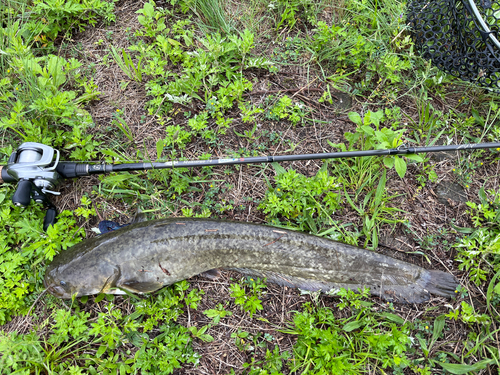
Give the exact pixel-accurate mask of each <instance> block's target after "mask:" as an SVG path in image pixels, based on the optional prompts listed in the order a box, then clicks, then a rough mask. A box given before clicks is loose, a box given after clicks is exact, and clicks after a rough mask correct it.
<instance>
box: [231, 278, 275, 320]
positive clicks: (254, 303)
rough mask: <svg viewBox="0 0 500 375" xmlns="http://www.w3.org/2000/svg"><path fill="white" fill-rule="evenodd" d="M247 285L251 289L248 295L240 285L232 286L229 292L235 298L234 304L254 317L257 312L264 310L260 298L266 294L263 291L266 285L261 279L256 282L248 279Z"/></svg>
mask: <svg viewBox="0 0 500 375" xmlns="http://www.w3.org/2000/svg"><path fill="white" fill-rule="evenodd" d="M246 284H247V285H248V288H249V289H250V290H249V292H248V294H247V292H246V291H245V288H244V287H242V286H241V285H240V284H231V286H230V287H229V290H230V291H231V297H233V298H234V303H235V304H236V305H239V306H240V307H241V309H242V310H244V311H247V312H248V313H249V315H250V317H252V316H253V314H255V313H256V312H257V310H262V301H261V300H260V297H261V296H262V295H263V294H264V293H265V292H263V291H262V289H265V288H266V285H265V284H264V282H263V281H262V280H261V279H260V278H257V279H256V280H254V279H253V278H247V280H246Z"/></svg>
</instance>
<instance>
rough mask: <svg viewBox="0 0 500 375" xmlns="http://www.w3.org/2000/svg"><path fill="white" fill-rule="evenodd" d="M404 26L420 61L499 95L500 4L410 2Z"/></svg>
mask: <svg viewBox="0 0 500 375" xmlns="http://www.w3.org/2000/svg"><path fill="white" fill-rule="evenodd" d="M407 23H408V25H409V26H410V35H411V36H412V39H413V41H414V43H415V46H416V49H417V50H418V51H419V53H420V54H421V56H422V57H423V58H425V59H428V60H431V61H432V62H433V63H434V64H435V65H436V66H437V67H438V68H439V69H441V70H443V71H445V72H447V73H449V74H451V75H453V76H455V77H458V78H460V79H462V80H465V81H469V82H474V83H476V84H477V85H479V86H481V87H485V88H488V89H490V90H494V91H497V92H500V41H499V39H500V34H499V31H500V0H478V1H477V2H475V1H474V0H430V1H429V0H413V1H411V2H410V3H409V5H408V11H407Z"/></svg>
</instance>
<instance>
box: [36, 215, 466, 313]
mask: <svg viewBox="0 0 500 375" xmlns="http://www.w3.org/2000/svg"><path fill="white" fill-rule="evenodd" d="M217 268H230V269H236V270H239V271H240V272H243V273H246V274H250V275H255V276H262V277H267V278H268V281H271V282H277V283H279V284H282V285H287V286H292V287H299V288H301V289H306V290H322V291H324V292H327V291H330V290H332V289H338V288H342V287H343V288H348V289H353V290H357V288H360V287H363V286H367V287H370V288H371V292H372V294H374V295H377V296H380V297H382V298H384V299H385V300H388V301H398V302H408V303H420V302H424V301H425V300H427V299H428V298H429V293H433V294H437V295H440V296H446V297H448V296H451V295H453V294H454V292H455V290H456V287H457V281H456V279H455V278H454V277H453V276H452V275H450V274H448V273H445V272H441V271H428V270H426V269H424V268H421V267H418V266H415V265H413V264H410V263H407V262H403V261H400V260H396V259H393V258H391V257H388V256H385V255H381V254H378V253H376V252H372V251H368V250H364V249H361V248H358V247H355V246H351V245H347V244H343V243H340V242H336V241H332V240H329V239H326V238H321V237H317V236H312V235H308V234H305V233H301V232H295V231H290V230H284V229H281V228H274V227H270V226H265V225H257V224H249V223H241V222H232V221H221V220H211V219H192V218H189V219H187V218H181V219H179V218H170V219H160V220H153V221H146V222H139V223H136V224H132V225H129V226H127V227H125V228H122V229H120V230H117V231H113V232H110V233H107V234H104V235H102V236H99V237H95V238H92V239H88V240H85V241H83V242H81V243H79V244H77V245H75V246H73V247H72V248H70V249H69V250H67V251H64V252H62V253H61V254H59V255H57V256H56V257H55V258H54V260H53V262H52V263H51V264H50V265H49V267H48V269H47V272H46V275H45V281H44V283H45V286H46V287H47V288H48V291H49V292H50V293H52V294H54V295H55V296H58V297H60V298H71V296H72V295H74V294H76V295H77V296H84V295H91V294H97V293H100V292H104V293H112V294H123V293H124V291H123V290H126V291H129V292H133V293H148V292H153V291H155V290H158V289H160V288H162V287H164V286H166V285H170V284H173V283H175V282H177V281H180V280H184V279H188V278H190V277H192V276H195V275H198V274H200V273H203V272H206V271H208V270H212V269H217ZM121 289H123V290H121Z"/></svg>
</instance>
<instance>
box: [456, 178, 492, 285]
mask: <svg viewBox="0 0 500 375" xmlns="http://www.w3.org/2000/svg"><path fill="white" fill-rule="evenodd" d="M479 199H480V202H481V203H480V204H477V203H474V202H467V206H468V207H469V208H470V209H469V210H468V213H469V215H470V216H471V219H472V222H473V224H474V228H468V229H460V228H459V230H460V231H461V232H462V233H467V235H466V236H464V237H462V238H461V239H460V240H459V241H458V242H457V243H456V244H455V245H454V247H455V248H456V249H457V251H458V254H457V257H456V259H457V260H458V261H459V262H460V265H459V266H458V268H459V269H461V270H466V271H468V272H469V277H470V278H471V280H472V281H473V282H474V283H475V284H476V285H481V284H482V283H483V282H484V281H485V280H486V278H487V275H488V274H489V273H490V272H494V273H496V272H498V271H499V270H500V258H499V254H500V227H499V226H498V223H499V222H500V221H499V218H500V196H499V195H498V194H497V193H496V192H495V191H488V192H486V191H485V190H484V188H481V189H480V190H479Z"/></svg>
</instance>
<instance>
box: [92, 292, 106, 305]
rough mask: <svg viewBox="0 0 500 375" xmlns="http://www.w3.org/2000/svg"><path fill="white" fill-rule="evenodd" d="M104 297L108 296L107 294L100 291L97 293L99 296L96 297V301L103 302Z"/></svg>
mask: <svg viewBox="0 0 500 375" xmlns="http://www.w3.org/2000/svg"><path fill="white" fill-rule="evenodd" d="M104 297H106V295H105V294H104V293H99V294H98V295H97V297H96V298H95V300H94V303H99V302H101V301H102V300H103V299H104Z"/></svg>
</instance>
